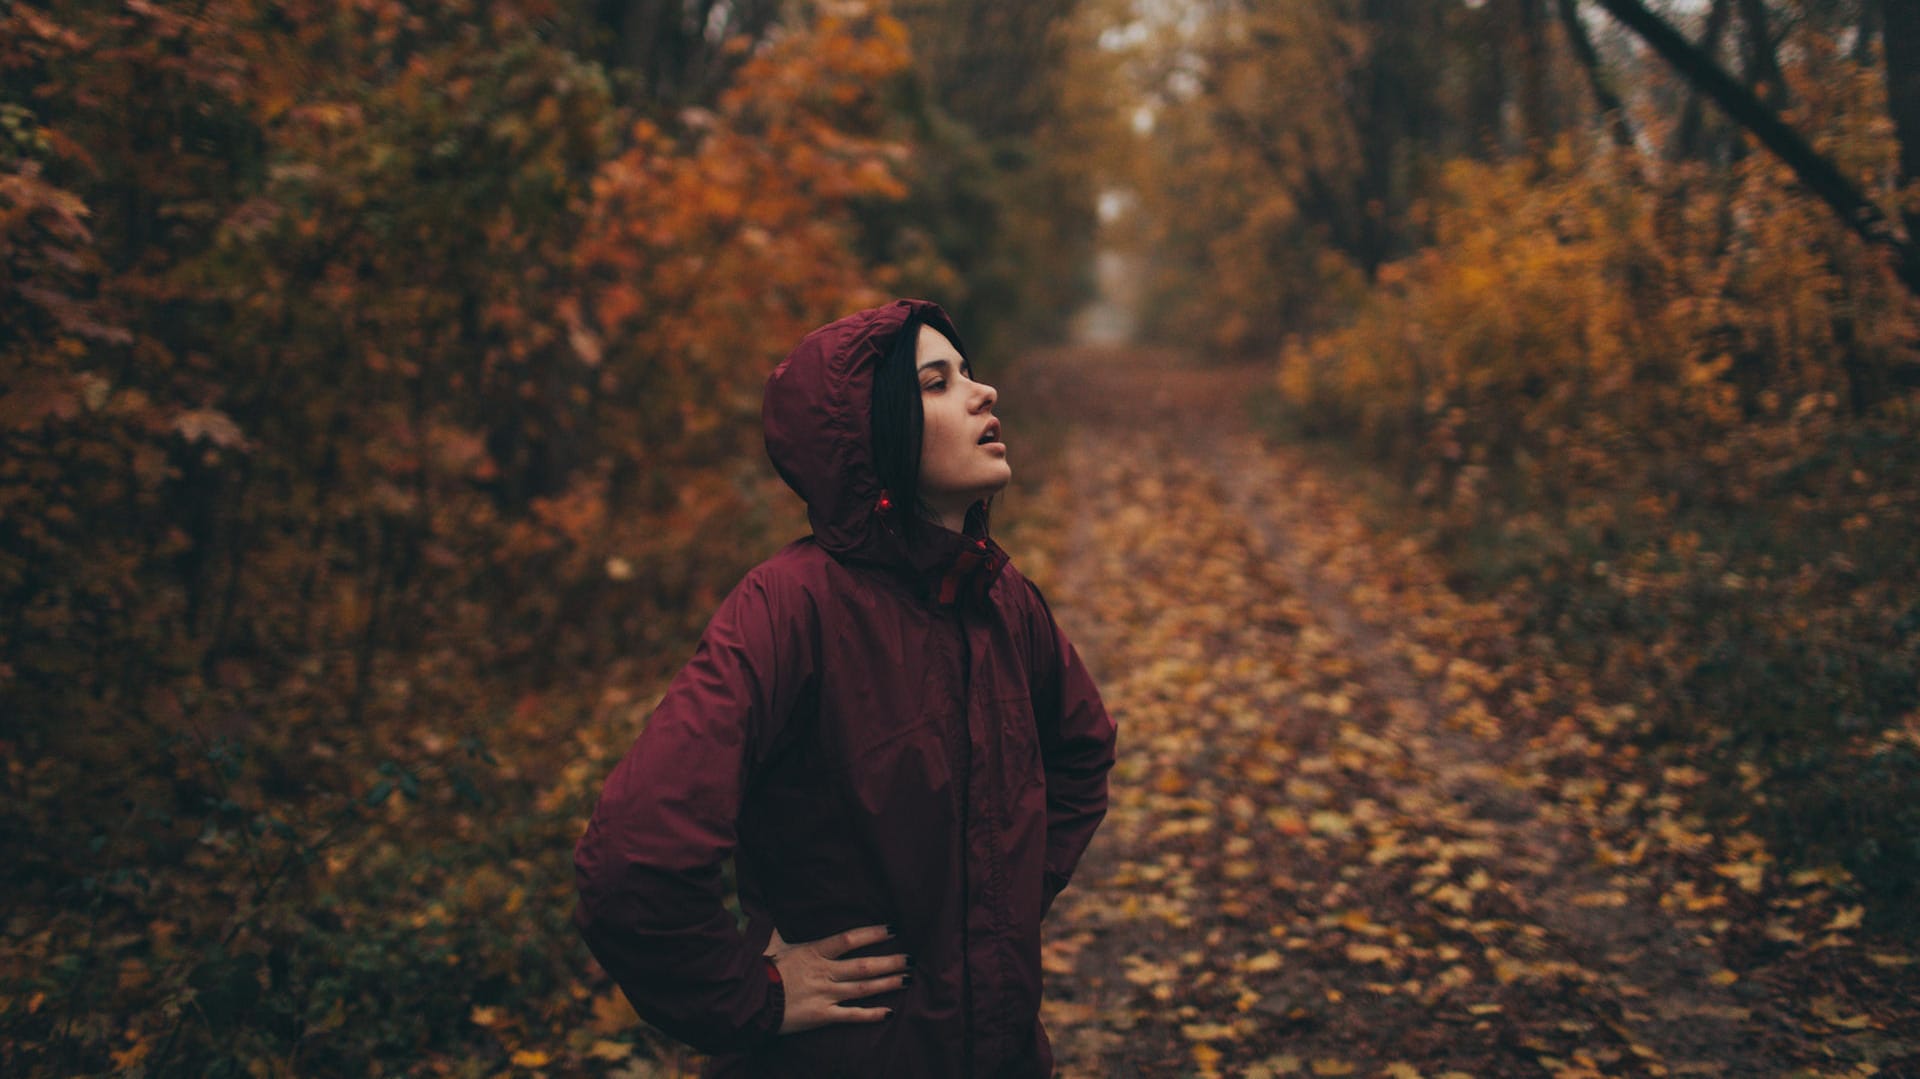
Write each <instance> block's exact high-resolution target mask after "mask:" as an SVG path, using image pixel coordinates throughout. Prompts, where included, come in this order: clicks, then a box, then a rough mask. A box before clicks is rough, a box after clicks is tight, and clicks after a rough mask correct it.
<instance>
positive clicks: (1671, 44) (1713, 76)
mask: <svg viewBox="0 0 1920 1079" xmlns="http://www.w3.org/2000/svg"><path fill="white" fill-rule="evenodd" d="M1598 2H1599V4H1600V6H1601V7H1604V8H1606V9H1607V11H1608V12H1609V13H1611V14H1612V15H1613V17H1614V18H1616V19H1618V20H1620V22H1621V23H1622V24H1623V25H1625V26H1626V27H1628V28H1629V29H1631V30H1632V31H1633V32H1634V33H1636V34H1639V35H1640V37H1641V38H1642V39H1643V40H1645V41H1646V43H1647V44H1648V45H1650V46H1652V47H1653V50H1654V51H1655V52H1657V53H1659V54H1660V55H1661V56H1662V57H1663V58H1665V59H1666V61H1667V62H1668V63H1669V64H1672V65H1673V66H1674V68H1675V69H1676V70H1678V71H1679V72H1680V73H1681V74H1682V75H1683V76H1685V77H1686V79H1687V81H1689V82H1691V83H1693V84H1694V85H1695V86H1697V87H1699V88H1700V89H1701V90H1702V91H1704V92H1705V93H1707V94H1708V95H1709V96H1711V97H1712V98H1713V99H1714V101H1715V102H1717V103H1718V104H1719V105H1720V107H1721V108H1722V109H1725V110H1726V112H1727V115H1729V116H1731V117H1732V118H1733V120H1734V121H1735V122H1736V123H1738V124H1739V125H1740V126H1741V127H1744V128H1746V129H1747V130H1748V131H1750V132H1752V133H1753V135H1754V136H1755V137H1756V138H1758V139H1759V140H1760V142H1761V144H1762V145H1764V146H1765V147H1766V148H1767V149H1768V150H1771V151H1772V152H1773V153H1774V154H1775V155H1776V156H1778V157H1779V158H1780V160H1782V161H1784V162H1785V163H1786V164H1787V167H1788V168H1791V169H1792V170H1793V174H1794V175H1795V176H1797V177H1798V178H1799V179H1800V182H1801V183H1802V184H1804V185H1806V187H1807V188H1808V190H1810V191H1812V192H1813V193H1814V194H1815V195H1817V196H1819V198H1820V199H1821V200H1822V201H1824V202H1825V203H1826V204H1827V205H1828V206H1830V207H1832V208H1833V211H1834V212H1835V213H1837V214H1839V215H1840V219H1841V220H1842V221H1844V222H1846V224H1847V227H1848V228H1851V229H1852V230H1853V231H1854V232H1855V233H1857V234H1858V235H1859V236H1860V238H1861V239H1863V240H1865V241H1867V243H1869V244H1871V245H1874V246H1877V247H1883V248H1886V249H1887V250H1888V251H1890V252H1892V253H1893V256H1894V258H1895V260H1896V263H1895V267H1896V271H1897V272H1898V274H1899V275H1900V280H1901V281H1902V282H1903V283H1905V284H1906V286H1907V288H1908V289H1909V290H1911V291H1912V292H1913V293H1914V294H1915V295H1920V248H1916V247H1915V246H1914V244H1913V243H1912V242H1911V241H1909V240H1908V239H1906V238H1905V237H1902V236H1900V235H1899V234H1898V233H1897V232H1896V231H1895V229H1894V227H1893V222H1891V221H1889V220H1888V219H1887V215H1886V214H1884V213H1882V212H1881V211H1880V207H1878V206H1876V205H1874V204H1873V203H1872V202H1870V201H1868V200H1867V197H1866V196H1865V195H1864V194H1862V193H1861V191H1860V189H1859V188H1858V187H1856V186H1855V185H1854V183H1853V181H1852V180H1849V179H1847V177H1846V175H1845V174H1844V173H1842V172H1841V171H1840V170H1839V169H1838V168H1837V167H1836V166H1835V165H1834V164H1833V162H1831V161H1829V160H1827V159H1826V158H1824V157H1821V156H1820V154H1819V152H1818V151H1816V150H1814V148H1813V147H1812V146H1810V145H1808V143H1807V140H1806V139H1804V138H1802V137H1801V136H1800V133H1799V132H1797V131H1795V130H1794V129H1793V128H1791V127H1788V126H1787V125H1786V124H1785V123H1784V122H1782V121H1781V119H1780V117H1779V116H1778V115H1776V114H1775V113H1774V111H1773V110H1772V109H1770V108H1768V107H1767V106H1766V104H1765V103H1764V102H1762V101H1761V100H1760V99H1758V98H1756V97H1754V96H1753V94H1752V92H1751V91H1749V90H1748V89H1747V88H1746V87H1744V86H1741V85H1740V84H1739V83H1738V82H1736V81H1735V80H1734V79H1733V77H1732V76H1730V75H1728V74H1727V73H1726V71H1725V70H1723V69H1722V68H1721V67H1720V65H1719V64H1717V63H1715V62H1714V60H1713V58H1712V57H1710V56H1707V55H1705V54H1703V53H1701V52H1700V50H1698V49H1696V48H1694V47H1693V46H1692V45H1689V44H1688V43H1687V40H1686V39H1685V38H1683V37H1681V36H1680V34H1679V32H1678V31H1676V30H1674V28H1673V27H1672V26H1671V25H1669V24H1668V23H1667V21H1666V20H1665V19H1662V18H1661V17H1660V16H1658V15H1656V14H1654V13H1653V12H1651V11H1649V10H1647V6H1646V5H1645V4H1643V3H1641V2H1640V0H1598ZM1885 2H1886V4H1887V16H1888V18H1887V23H1888V28H1889V29H1892V24H1893V23H1894V22H1895V21H1896V18H1897V16H1896V15H1895V12H1896V10H1899V9H1902V8H1904V9H1905V13H1906V14H1907V15H1908V16H1911V17H1913V18H1915V19H1917V20H1920V0H1885ZM1887 45H1888V48H1887V54H1888V56H1889V57H1891V56H1892V55H1893V54H1894V52H1895V49H1894V48H1893V45H1894V37H1893V35H1892V34H1891V33H1889V34H1888V36H1887ZM1910 63H1912V60H1911V58H1907V59H1903V60H1902V61H1901V66H1903V67H1904V66H1905V65H1907V64H1910ZM1893 70H1894V65H1893V64H1891V63H1890V64H1889V65H1888V72H1889V77H1890V78H1891V76H1892V73H1893ZM1906 77H1907V78H1909V79H1911V77H1912V74H1911V72H1908V73H1906ZM1906 152H1907V151H1906V147H1905V146H1904V145H1903V147H1902V154H1903V158H1904V156H1905V154H1906Z"/></svg>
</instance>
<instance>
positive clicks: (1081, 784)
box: [1027, 581, 1115, 917]
mask: <svg viewBox="0 0 1920 1079" xmlns="http://www.w3.org/2000/svg"><path fill="white" fill-rule="evenodd" d="M1027 587H1028V588H1029V589H1031V590H1032V593H1033V598H1034V600H1035V601H1036V610H1035V617H1034V618H1033V620H1032V622H1031V623H1030V624H1031V625H1033V627H1034V630H1035V638H1036V639H1035V641H1034V651H1035V657H1034V659H1035V664H1034V668H1033V671H1032V680H1033V684H1032V693H1033V709H1034V711H1033V714H1034V717H1035V720H1036V722H1037V723H1038V724H1039V728H1040V756H1041V759H1042V761H1043V765H1044V767H1045V770H1046V780H1047V855H1046V867H1045V874H1046V881H1045V893H1044V896H1045V898H1044V901H1043V904H1042V907H1041V915H1042V916H1043V917H1044V916H1045V914H1046V911H1047V909H1049V908H1051V907H1052V906H1053V900H1054V897H1055V896H1057V895H1059V894H1060V891H1061V889H1063V888H1065V887H1066V886H1067V881H1068V880H1069V879H1070V878H1072V876H1073V870H1074V867H1075V866H1077V865H1078V864H1080V855H1081V854H1083V853H1085V851H1086V849H1087V844H1088V843H1090V842H1092V841H1093V833H1094V830H1095V829H1097V828H1099V827H1100V821H1101V820H1102V819H1103V818H1105V817H1106V815H1107V772H1108V771H1109V770H1110V769H1112V767H1113V751H1114V740H1115V731H1114V725H1113V720H1112V719H1111V718H1110V717H1109V716H1108V715H1107V709H1106V705H1105V704H1103V703H1102V702H1101V700H1100V690H1099V689H1098V687H1096V686H1095V685H1094V684H1093V675H1092V674H1090V673H1089V672H1088V671H1087V668H1086V665H1085V664H1084V663H1082V662H1080V655H1079V653H1078V652H1076V651H1074V647H1073V643H1072V642H1071V641H1069V640H1067V635H1066V634H1065V633H1063V632H1061V630H1060V626H1059V623H1057V622H1055V621H1054V618H1053V610H1052V609H1051V608H1050V607H1048V606H1047V598H1046V596H1044V595H1042V594H1041V592H1040V588H1039V586H1037V585H1035V584H1034V583H1033V582H1032V581H1028V582H1027Z"/></svg>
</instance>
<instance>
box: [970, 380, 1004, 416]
mask: <svg viewBox="0 0 1920 1079" xmlns="http://www.w3.org/2000/svg"><path fill="white" fill-rule="evenodd" d="M976 385H977V386H979V387H980V403H979V404H978V405H976V406H975V411H983V410H985V409H989V408H992V407H993V406H994V405H995V404H996V403H998V402H999V400H1000V391H999V390H996V389H994V388H993V387H992V386H989V385H987V384H986V383H984V382H980V383H976Z"/></svg>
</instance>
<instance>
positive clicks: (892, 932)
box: [887, 922, 900, 937]
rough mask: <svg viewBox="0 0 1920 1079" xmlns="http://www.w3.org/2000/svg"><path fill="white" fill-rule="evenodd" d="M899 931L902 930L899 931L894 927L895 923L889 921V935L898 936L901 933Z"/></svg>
mask: <svg viewBox="0 0 1920 1079" xmlns="http://www.w3.org/2000/svg"><path fill="white" fill-rule="evenodd" d="M899 932H900V931H899V930H898V929H895V928H894V927H893V923H892V922H888V923H887V936H890V937H891V936H897V935H898V934H899Z"/></svg>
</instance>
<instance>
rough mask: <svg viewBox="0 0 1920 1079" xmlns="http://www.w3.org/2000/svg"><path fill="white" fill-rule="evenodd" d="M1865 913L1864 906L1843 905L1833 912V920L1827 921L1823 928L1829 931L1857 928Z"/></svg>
mask: <svg viewBox="0 0 1920 1079" xmlns="http://www.w3.org/2000/svg"><path fill="white" fill-rule="evenodd" d="M1866 913H1867V910H1866V908H1865V907H1862V906H1857V905H1856V906H1851V907H1843V908H1841V909H1840V910H1839V911H1838V912H1837V913H1835V914H1834V916H1833V920H1832V921H1830V922H1828V923H1827V924H1826V926H1825V927H1824V928H1825V929H1827V930H1828V931H1829V932H1840V931H1843V930H1847V929H1858V928H1860V922H1861V920H1862V919H1863V918H1864V917H1865V916H1866Z"/></svg>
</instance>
